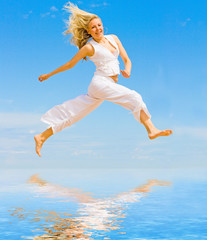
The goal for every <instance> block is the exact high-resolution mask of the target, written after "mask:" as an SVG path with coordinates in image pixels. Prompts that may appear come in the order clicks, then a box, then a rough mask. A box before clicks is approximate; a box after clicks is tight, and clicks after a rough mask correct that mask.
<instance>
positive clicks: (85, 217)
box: [29, 175, 170, 234]
mask: <svg viewBox="0 0 207 240" xmlns="http://www.w3.org/2000/svg"><path fill="white" fill-rule="evenodd" d="M29 183H32V184H35V185H36V186H37V188H36V189H34V190H35V192H37V193H40V194H43V196H44V197H49V198H51V197H53V198H60V197H61V198H64V199H68V200H71V199H73V200H75V201H76V202H78V203H79V207H80V208H79V210H78V213H79V215H77V216H75V217H71V218H70V221H73V222H74V223H76V225H75V226H76V231H77V229H79V230H78V232H81V233H83V230H84V229H85V230H86V229H87V230H89V231H87V233H88V234H89V233H90V230H103V231H108V230H113V229H120V225H119V220H120V218H123V217H124V214H123V211H122V210H123V209H125V208H126V207H127V206H128V204H130V203H135V202H138V201H140V199H141V198H142V197H145V196H146V193H148V192H150V191H151V189H152V187H153V186H169V185H170V182H165V181H159V180H148V181H147V182H146V183H145V184H143V185H141V186H139V187H136V188H134V189H132V190H130V191H126V192H122V193H120V194H118V195H115V196H113V197H109V198H94V197H93V196H92V194H88V193H84V192H83V191H81V190H79V189H74V188H66V187H62V186H58V185H56V184H52V183H50V182H47V181H45V180H43V179H42V178H40V177H39V176H38V175H33V176H32V177H31V178H30V180H29ZM61 221H64V219H62V220H61ZM60 224H61V222H60ZM77 224H78V228H77ZM64 231H65V233H66V234H67V233H71V231H73V229H69V230H68V231H66V230H65V229H64Z"/></svg>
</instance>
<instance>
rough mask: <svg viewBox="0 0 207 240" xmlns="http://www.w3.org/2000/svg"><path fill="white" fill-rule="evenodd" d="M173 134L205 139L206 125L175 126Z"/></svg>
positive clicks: (206, 137)
mask: <svg viewBox="0 0 207 240" xmlns="http://www.w3.org/2000/svg"><path fill="white" fill-rule="evenodd" d="M174 132H175V134H179V135H185V136H186V137H189V136H191V137H196V138H200V139H204V140H207V127H192V126H177V127H175V128H174Z"/></svg>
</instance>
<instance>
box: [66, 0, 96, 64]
mask: <svg viewBox="0 0 207 240" xmlns="http://www.w3.org/2000/svg"><path fill="white" fill-rule="evenodd" d="M64 9H65V10H66V11H67V12H69V13H71V15H70V17H69V20H68V21H66V24H67V30H66V31H65V32H64V34H65V35H68V34H72V37H71V42H72V43H73V44H74V45H76V46H77V47H78V48H79V49H80V48H82V47H83V46H84V45H85V44H86V43H87V42H88V40H89V39H90V38H91V35H90V34H89V33H88V31H87V30H88V25H89V23H90V21H91V20H93V19H95V18H99V17H98V16H97V15H95V14H92V13H89V12H85V11H83V10H81V9H79V8H78V7H77V6H76V5H74V4H73V3H71V2H68V3H66V4H65V6H64ZM85 60H86V59H85Z"/></svg>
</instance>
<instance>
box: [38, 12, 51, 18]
mask: <svg viewBox="0 0 207 240" xmlns="http://www.w3.org/2000/svg"><path fill="white" fill-rule="evenodd" d="M49 15H50V12H46V13H42V14H40V16H41V17H42V18H44V17H46V16H49Z"/></svg>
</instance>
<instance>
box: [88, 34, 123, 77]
mask: <svg viewBox="0 0 207 240" xmlns="http://www.w3.org/2000/svg"><path fill="white" fill-rule="evenodd" d="M104 37H105V38H106V39H107V40H108V41H109V42H110V43H111V44H112V45H113V46H114V47H115V48H116V50H115V51H114V53H112V52H111V51H110V50H109V49H107V48H106V47H104V46H102V45H101V44H100V43H98V42H96V41H95V40H93V39H92V40H91V41H90V42H89V43H90V44H91V45H92V46H93V47H94V51H95V52H94V55H93V56H91V57H89V59H90V60H91V61H93V62H94V64H95V65H96V72H95V73H97V74H99V75H102V76H106V77H108V76H114V75H117V74H120V69H119V61H118V59H117V58H118V56H119V48H118V45H117V44H116V41H115V40H114V38H113V37H112V36H111V35H104Z"/></svg>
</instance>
